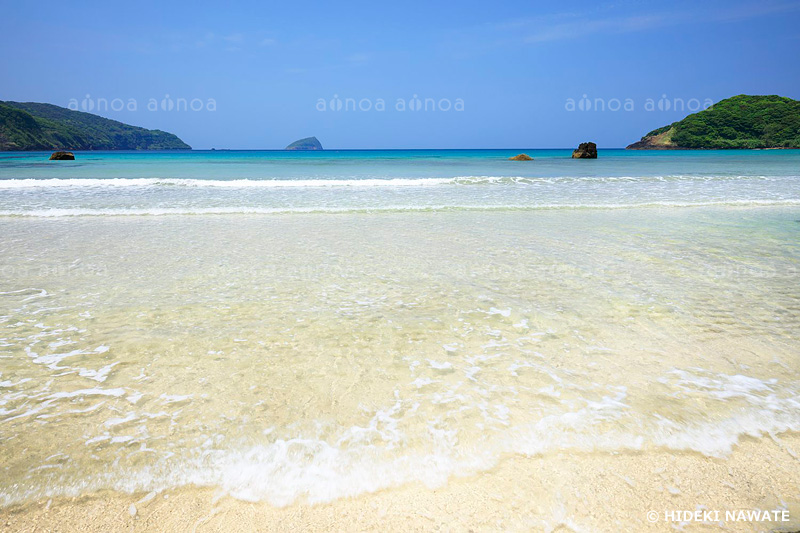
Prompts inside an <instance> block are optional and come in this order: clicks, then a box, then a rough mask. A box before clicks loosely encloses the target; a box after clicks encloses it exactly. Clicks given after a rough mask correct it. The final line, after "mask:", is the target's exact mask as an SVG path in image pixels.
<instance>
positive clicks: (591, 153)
mask: <svg viewBox="0 0 800 533" xmlns="http://www.w3.org/2000/svg"><path fill="white" fill-rule="evenodd" d="M572 159H597V145H596V144H595V143H581V144H579V145H578V149H577V150H573V152H572Z"/></svg>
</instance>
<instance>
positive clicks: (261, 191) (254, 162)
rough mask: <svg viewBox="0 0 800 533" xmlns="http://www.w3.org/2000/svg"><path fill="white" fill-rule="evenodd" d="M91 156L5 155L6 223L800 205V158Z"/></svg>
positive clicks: (466, 153)
mask: <svg viewBox="0 0 800 533" xmlns="http://www.w3.org/2000/svg"><path fill="white" fill-rule="evenodd" d="M521 151H522V150H364V151H356V150H354V151H323V152H285V151H196V152H84V153H80V152H79V153H77V154H76V157H77V160H76V161H74V162H73V161H48V160H47V156H48V154H47V153H43V152H26V153H5V154H3V155H1V156H0V215H27V216H64V215H97V214H165V213H187V214H189V213H192V214H195V213H254V212H255V213H258V212H266V213H272V212H295V211H299V212H305V211H323V212H324V211H334V212H338V211H373V210H381V211H382V210H409V209H411V210H430V209H511V208H514V209H536V208H558V207H634V206H648V205H663V206H669V205H677V206H685V205H709V204H713V205H716V204H720V205H724V204H735V205H739V204H769V205H772V204H776V205H794V204H796V203H798V202H800V185H799V184H800V182H799V181H798V176H800V152H798V151H796V150H768V151H738V150H732V151H670V152H659V151H646V152H642V151H626V150H601V151H600V157H599V158H598V159H597V160H573V159H571V158H570V151H569V150H525V151H526V152H527V153H529V154H531V155H532V156H533V157H534V158H535V160H534V161H532V162H515V161H508V157H510V156H512V155H515V154H517V153H519V152H521Z"/></svg>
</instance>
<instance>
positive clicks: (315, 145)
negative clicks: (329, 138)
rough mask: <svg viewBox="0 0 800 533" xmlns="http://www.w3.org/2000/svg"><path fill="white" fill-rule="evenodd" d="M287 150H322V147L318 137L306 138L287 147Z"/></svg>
mask: <svg viewBox="0 0 800 533" xmlns="http://www.w3.org/2000/svg"><path fill="white" fill-rule="evenodd" d="M286 149H287V150H322V145H321V144H320V142H319V141H318V140H317V138H316V137H306V138H305V139H300V140H299V141H295V142H293V143H292V144H290V145H289V146H287V147H286Z"/></svg>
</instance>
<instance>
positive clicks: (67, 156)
mask: <svg viewBox="0 0 800 533" xmlns="http://www.w3.org/2000/svg"><path fill="white" fill-rule="evenodd" d="M50 161H75V154H73V153H72V152H53V155H51V156H50Z"/></svg>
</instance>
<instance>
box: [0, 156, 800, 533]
mask: <svg viewBox="0 0 800 533" xmlns="http://www.w3.org/2000/svg"><path fill="white" fill-rule="evenodd" d="M520 151H522V150H513V151H480V150H477V151H352V152H327V151H326V152H319V153H291V152H222V151H220V152H186V153H181V152H177V153H116V152H115V153H78V154H76V155H77V161H75V162H64V161H52V162H51V161H48V160H47V157H48V154H46V153H24V154H19V153H6V154H3V155H0V230H2V231H0V252H2V253H0V274H1V275H0V331H2V334H0V509H2V508H3V507H6V506H9V505H15V504H31V505H36V502H39V501H41V499H43V498H57V497H77V496H82V495H87V494H92V493H94V492H96V491H103V490H114V491H119V492H122V493H134V492H139V491H141V492H147V493H149V492H151V491H162V490H171V489H175V488H179V487H185V486H207V487H213V488H215V489H218V490H219V491H220V493H222V494H228V495H231V496H233V497H236V498H241V499H243V500H247V501H266V502H269V503H271V504H273V505H278V506H281V505H288V504H291V503H294V502H308V503H317V502H328V501H333V500H336V499H338V498H352V497H355V496H358V495H360V494H364V493H368V492H374V491H377V490H381V489H385V488H389V487H395V486H400V485H404V484H407V483H417V484H418V485H417V486H418V487H420V488H422V486H423V485H422V484H424V485H425V486H428V487H433V488H435V487H441V486H443V485H444V484H445V483H447V482H448V480H450V479H454V478H456V477H463V476H471V475H474V474H478V473H481V474H482V475H483V474H486V475H489V476H490V475H492V474H493V473H494V472H495V471H497V470H498V469H499V468H500V465H501V461H502V460H503V458H505V457H509V456H536V457H540V458H541V459H542V461H543V468H542V469H541V471H535V472H528V473H525V475H523V476H521V477H520V479H525V476H527V475H529V476H532V477H534V476H535V477H536V478H537V479H539V480H540V481H541V482H542V486H543V487H552V486H553V484H552V483H553V479H548V478H547V472H557V473H558V474H557V475H558V476H561V471H560V469H559V468H557V467H558V465H560V464H562V463H560V461H561V460H563V457H564V456H565V454H568V456H569V458H570V460H571V461H575V462H576V463H577V464H578V465H579V466H578V469H582V468H583V467H584V466H585V470H586V471H587V472H591V471H593V470H594V471H597V465H598V464H603V463H604V462H605V459H604V458H605V457H617V456H618V455H621V454H631V453H634V454H636V455H637V457H639V458H641V461H642V464H660V463H657V461H658V457H663V455H659V454H663V452H664V451H666V452H668V453H669V454H670V456H672V457H676V458H681V459H686V460H688V461H691V464H693V465H696V468H695V467H693V468H691V469H689V470H688V471H687V473H686V474H685V475H684V473H683V472H681V475H680V477H681V478H682V480H683V481H682V482H681V483H679V482H678V481H676V478H675V476H673V474H675V472H672V471H671V470H669V469H667V470H666V471H665V472H663V476H661V477H653V476H659V475H660V474H658V472H657V471H652V470H651V469H650V468H646V469H645V470H642V469H641V467H637V466H636V465H637V463H635V462H634V463H629V464H630V465H631V466H629V467H627V468H626V467H624V463H614V465H613V466H614V472H615V473H616V474H618V475H619V476H623V479H628V478H629V479H631V480H634V479H642V476H643V475H646V476H647V477H648V478H651V479H654V480H657V481H655V482H657V483H660V484H661V485H663V486H664V487H675V489H674V490H663V491H661V492H660V493H658V494H656V493H644V491H642V493H641V494H643V497H644V498H646V499H647V500H649V501H651V502H652V503H651V505H652V506H653V508H657V509H661V508H665V509H672V508H676V509H691V508H692V507H693V506H695V505H697V504H698V503H702V504H704V505H707V506H708V507H709V508H723V506H724V505H727V503H726V502H728V500H727V499H720V498H716V499H712V500H709V499H708V498H707V495H706V492H707V489H708V487H718V490H719V491H723V490H728V488H729V489H731V490H733V491H734V492H733V494H739V495H740V494H746V495H751V494H758V495H764V500H763V501H764V503H763V505H764V508H776V507H777V506H779V505H783V503H782V502H788V503H789V504H792V505H795V504H797V501H798V498H797V491H796V490H794V489H791V490H784V489H782V488H781V487H787V486H791V487H794V486H796V485H791V484H792V483H795V484H796V480H797V479H800V475H798V463H797V459H796V455H794V454H793V453H789V452H787V453H783V454H781V455H779V456H776V455H771V456H764V457H761V456H754V457H748V462H749V463H750V464H752V465H753V468H754V469H761V470H764V471H767V470H768V471H769V472H770V475H771V476H772V477H771V482H770V483H769V484H768V485H767V486H759V485H758V484H757V483H754V482H753V481H752V480H751V479H750V478H746V476H743V475H742V476H739V477H732V476H729V475H728V474H727V472H728V470H727V469H726V468H725V466H726V463H725V461H728V460H729V458H730V456H731V454H733V453H735V450H736V447H737V445H738V443H739V442H740V441H741V440H742V439H745V438H748V439H753V440H754V441H755V442H759V441H758V440H757V439H763V440H764V441H765V442H767V441H768V443H770V444H768V445H767V446H772V447H773V448H768V447H765V449H774V446H775V443H779V442H780V441H781V439H782V438H783V436H782V435H783V434H785V433H796V432H798V431H800V409H799V408H798V406H800V360H798V357H797V354H798V353H800V336H799V335H798V332H800V274H799V273H800V223H798V220H800V152H797V151H762V152H733V151H731V152H626V151H621V150H605V151H601V152H600V158H599V159H597V160H572V159H571V158H570V152H569V151H568V150H542V151H533V150H526V151H527V152H528V153H529V154H531V155H532V156H533V157H535V160H534V161H532V162H512V161H508V160H507V158H508V157H509V156H511V155H515V154H516V153H518V152H520ZM250 213H255V215H250ZM271 213H276V214H271ZM106 215H111V216H106ZM121 215H127V216H121ZM134 215H143V216H134ZM773 439H774V440H773ZM709 465H712V466H714V468H715V469H716V468H718V470H716V471H718V472H720V475H719V476H716V477H713V476H712V478H711V481H710V482H708V481H704V482H700V481H698V479H699V478H694V477H692V476H693V475H694V472H701V471H705V472H708V471H709ZM704 469H705V470H704ZM651 472H652V473H651ZM637 476H639V477H638V478H637ZM493 483H495V482H493ZM631 483H633V482H631ZM604 484H605V480H604V479H598V478H594V479H592V478H583V479H577V480H576V481H575V482H574V483H571V485H572V486H573V487H574V489H575V494H571V495H569V500H570V501H571V502H574V503H573V504H571V505H574V506H575V507H570V508H568V509H566V511H564V512H568V513H569V514H571V515H574V516H581V517H582V518H580V519H576V524H577V525H576V526H575V527H574V528H573V529H574V530H586V531H606V530H608V531H615V530H618V529H619V527H618V526H616V525H613V524H610V523H604V522H602V521H601V519H599V518H597V516H601V513H600V514H598V511H600V509H598V508H597V507H591V506H588V507H587V506H586V505H585V503H584V502H585V500H584V499H583V497H582V496H581V495H580V494H578V491H580V492H581V493H583V492H584V491H586V490H587V489H591V488H595V487H599V488H601V489H602V490H603V491H604V492H603V493H602V494H603V497H604V499H605V498H606V497H608V498H613V499H614V501H615V502H619V501H626V502H627V503H626V504H625V505H626V506H628V508H631V506H642V503H641V502H642V501H645V500H643V497H640V496H639V494H636V497H635V498H634V496H633V495H634V493H633V492H630V491H628V492H625V493H623V492H622V491H615V492H611V491H610V489H608V488H607V487H605V485H604ZM518 485H519V481H518V480H517V479H514V480H513V483H512V482H511V481H509V482H505V481H502V480H498V481H496V485H495V486H496V490H497V493H498V494H501V495H503V496H504V497H505V496H508V495H512V494H514V493H515V491H516V489H517V487H518ZM631 486H632V485H631ZM641 486H642V487H643V486H644V485H641ZM626 487H628V485H627V484H626ZM723 487H728V488H723ZM422 490H424V489H422ZM626 490H627V489H626ZM677 490H679V491H680V492H681V494H676V491H677ZM553 494H554V492H553V491H551V490H543V491H542V492H539V493H536V492H534V493H533V494H532V495H531V498H530V500H531V501H537V502H538V501H542V500H543V498H549V497H552V496H553ZM725 494H726V496H725V498H727V494H728V493H727V492H726V493H725ZM559 497H560V496H559ZM626 498H627V499H626ZM681 498H683V499H681ZM137 501H138V500H137ZM759 505H761V504H759ZM584 508H585V510H584ZM542 513H544V514H543V515H542V516H543V517H544V519H549V518H548V516H547V511H546V510H545V511H542ZM559 513H562V511H559ZM596 515H597V516H596ZM0 520H1V519H0Z"/></svg>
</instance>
